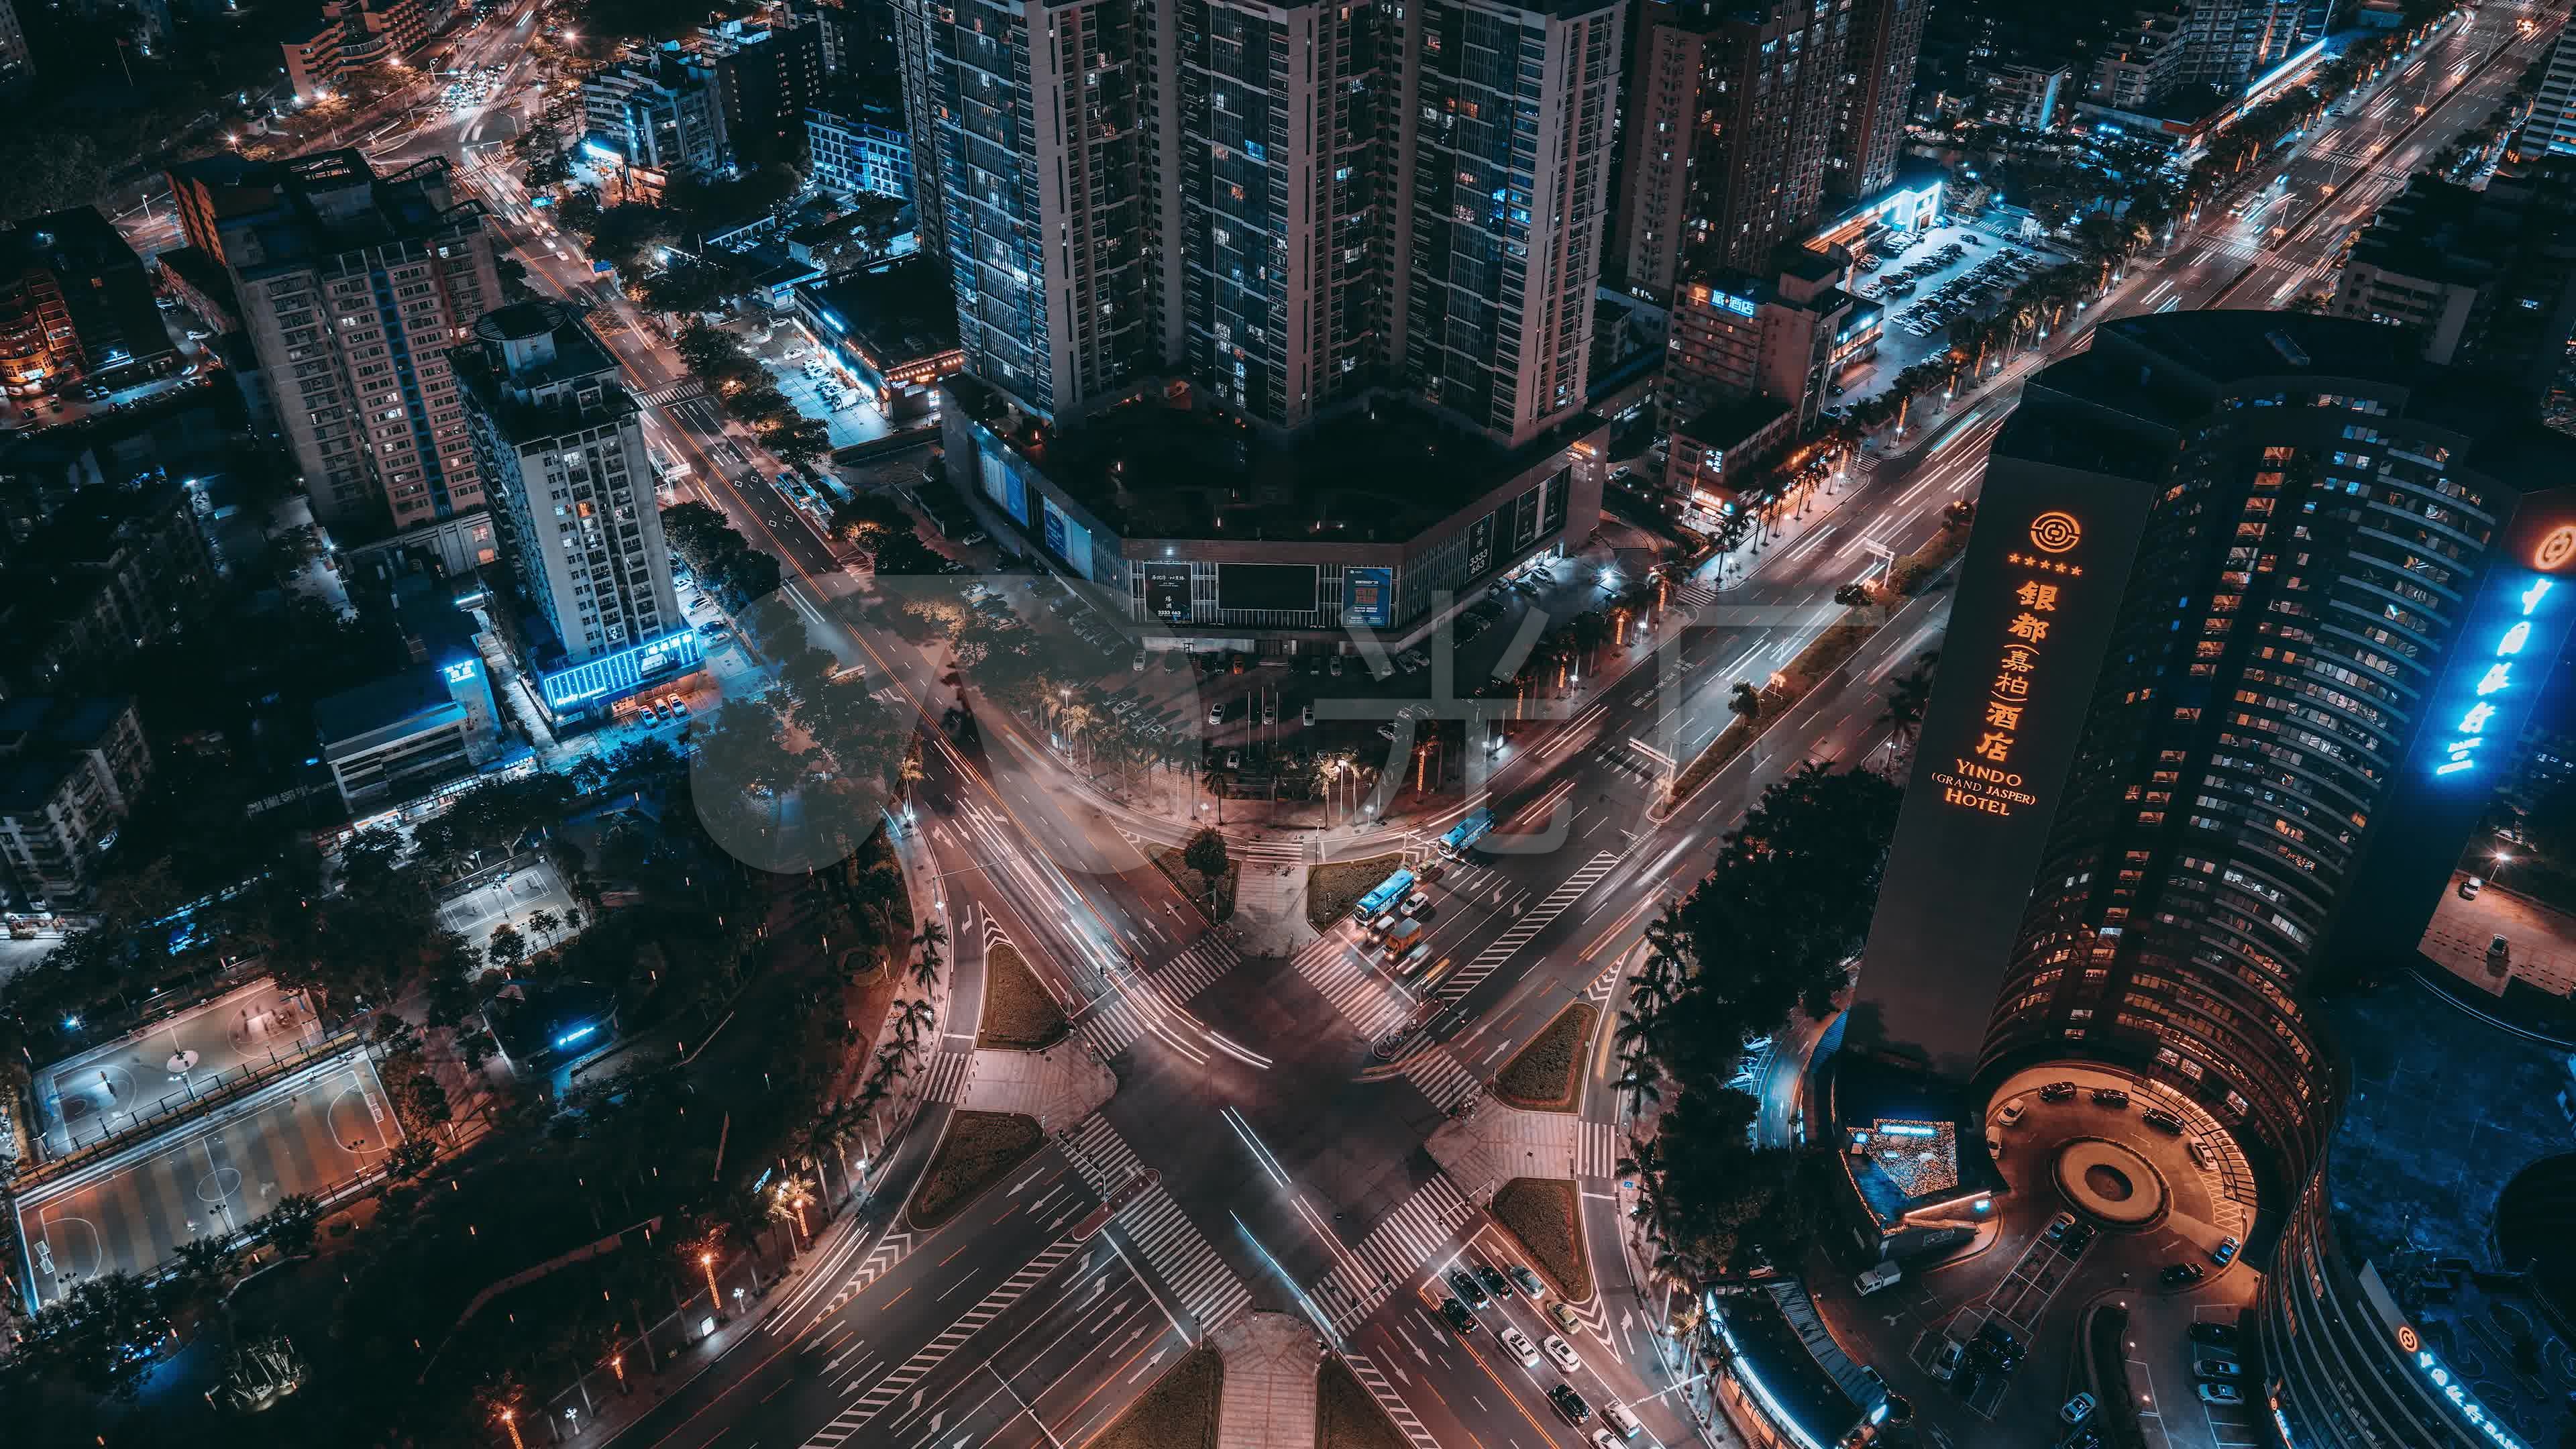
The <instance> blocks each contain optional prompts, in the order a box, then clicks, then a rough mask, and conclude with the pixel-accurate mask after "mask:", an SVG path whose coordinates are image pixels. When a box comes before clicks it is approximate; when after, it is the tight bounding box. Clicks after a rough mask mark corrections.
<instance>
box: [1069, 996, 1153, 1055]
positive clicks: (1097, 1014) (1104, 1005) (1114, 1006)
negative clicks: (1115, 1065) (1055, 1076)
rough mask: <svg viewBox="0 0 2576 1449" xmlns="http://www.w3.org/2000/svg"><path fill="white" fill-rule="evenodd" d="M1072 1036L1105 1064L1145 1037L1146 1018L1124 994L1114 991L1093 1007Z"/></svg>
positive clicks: (1075, 1028) (1076, 1026)
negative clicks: (1087, 1045) (1085, 1045)
mask: <svg viewBox="0 0 2576 1449" xmlns="http://www.w3.org/2000/svg"><path fill="white" fill-rule="evenodd" d="M1074 1033H1075V1034H1076V1035H1078V1036H1080V1037H1081V1038H1082V1039H1083V1041H1084V1042H1086V1043H1088V1044H1089V1045H1090V1047H1091V1049H1092V1050H1093V1051H1095V1052H1098V1053H1099V1054H1100V1059H1101V1060H1102V1061H1104V1062H1105V1061H1107V1060H1109V1059H1110V1058H1111V1057H1114V1056H1116V1055H1118V1054H1119V1053H1120V1052H1123V1051H1125V1050H1127V1048H1129V1047H1131V1046H1134V1045H1135V1044H1136V1038H1138V1037H1140V1036H1143V1035H1144V1034H1145V1017H1144V1014H1143V1013H1141V1012H1139V1011H1138V1010H1137V1009H1136V1003H1135V1002H1133V1001H1131V1000H1129V999H1128V997H1127V993H1126V992H1124V991H1114V992H1111V993H1110V994H1109V995H1107V996H1104V997H1102V998H1100V1000H1098V1001H1096V1002H1094V1003H1093V1004H1092V1007H1091V1014H1090V1015H1088V1016H1085V1017H1084V1018H1083V1019H1082V1020H1081V1021H1080V1022H1079V1023H1077V1024H1076V1025H1075V1027H1074Z"/></svg>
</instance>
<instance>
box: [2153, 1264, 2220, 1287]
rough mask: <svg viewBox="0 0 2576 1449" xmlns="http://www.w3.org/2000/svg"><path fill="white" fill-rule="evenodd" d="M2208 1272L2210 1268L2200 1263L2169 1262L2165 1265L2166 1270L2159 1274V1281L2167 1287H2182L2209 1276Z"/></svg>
mask: <svg viewBox="0 0 2576 1449" xmlns="http://www.w3.org/2000/svg"><path fill="white" fill-rule="evenodd" d="M2208 1272H2209V1270H2208V1269H2206V1268H2203V1267H2201V1266H2200V1265H2199V1264H2198V1263H2168V1264H2166V1265H2165V1270H2164V1272H2163V1273H2161V1274H2159V1275H2157V1276H2158V1281H2159V1282H2162V1283H2163V1284H2164V1285H2165V1286H2166V1287H2168V1288H2181V1287H2187V1286H2189V1285H2191V1284H2193V1283H2197V1282H2199V1281H2200V1280H2201V1279H2202V1278H2204V1277H2207V1276H2208Z"/></svg>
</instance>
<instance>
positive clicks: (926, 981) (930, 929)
mask: <svg viewBox="0 0 2576 1449" xmlns="http://www.w3.org/2000/svg"><path fill="white" fill-rule="evenodd" d="M912 944H913V945H915V946H917V947H919V948H920V949H921V954H920V955H919V956H917V957H915V958H914V959H913V963H912V979H913V983H914V984H915V985H917V986H919V987H920V988H921V989H922V990H924V991H928V990H930V989H931V988H932V987H933V986H936V985H937V984H938V983H939V968H940V967H941V966H942V965H943V964H945V963H944V962H943V961H942V960H941V958H940V955H939V948H940V947H942V946H944V945H946V944H948V928H947V927H946V926H943V925H941V924H940V923H939V922H937V921H925V922H923V923H922V926H921V929H920V930H918V931H915V932H913V934H912Z"/></svg>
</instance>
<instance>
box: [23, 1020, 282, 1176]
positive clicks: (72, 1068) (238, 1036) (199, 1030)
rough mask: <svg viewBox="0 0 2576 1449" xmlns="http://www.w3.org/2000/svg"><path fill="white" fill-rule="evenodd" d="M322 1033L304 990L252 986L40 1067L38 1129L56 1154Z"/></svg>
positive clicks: (128, 1124) (175, 1104)
mask: <svg viewBox="0 0 2576 1449" xmlns="http://www.w3.org/2000/svg"><path fill="white" fill-rule="evenodd" d="M322 1034H323V1033H322V1028H321V1026H320V1024H319V1023H317V1022H316V1021H315V1020H314V1019H313V1013H312V1010H311V1009H310V1008H309V1007H308V1006H307V1005H306V1003H305V1000H304V997H303V994H302V993H301V992H297V991H289V990H287V989H285V988H283V987H280V986H279V985H278V984H277V983H276V982H274V981H268V980H259V981H254V982H250V983H249V984H247V985H244V986H241V987H238V988H236V989H234V990H232V991H230V992H227V993H225V994H224V995H222V996H219V997H216V998H215V999H213V1000H211V1001H208V1002H205V1003H204V1004H202V1005H199V1006H195V1007H192V1008H190V1009H188V1010H186V1011H183V1012H180V1013H179V1014H177V1015H175V1016H172V1017H169V1018H167V1019H165V1020H162V1021H158V1022H155V1023H153V1024H152V1025H151V1026H149V1027H146V1028H144V1029H143V1030H141V1031H138V1032H135V1033H133V1034H131V1035H128V1036H122V1037H119V1038H117V1039H116V1040H114V1041H111V1042H106V1043H103V1044H101V1045H99V1046H95V1047H92V1048H90V1049H89V1050H87V1051H85V1052H82V1053H80V1054H79V1055H77V1056H72V1057H66V1058H64V1059H63V1060H62V1061H59V1062H56V1063H54V1064H53V1065H51V1066H49V1067H46V1068H43V1069H42V1070H40V1071H38V1072H37V1073H36V1077H35V1093H36V1119H37V1126H38V1130H40V1131H41V1132H43V1134H44V1136H45V1143H46V1149H47V1151H48V1152H49V1153H50V1154H52V1155H53V1156H56V1157H60V1156H62V1155H64V1154H66V1153H69V1152H70V1151H71V1150H72V1149H73V1148H74V1147H76V1146H81V1145H85V1144H88V1143H92V1142H96V1141H98V1140H100V1139H101V1138H102V1137H109V1136H114V1135H115V1134H116V1133H118V1132H121V1131H124V1130H126V1129H127V1128H129V1127H132V1126H133V1125H134V1124H135V1123H136V1122H137V1121H138V1120H140V1119H145V1118H149V1117H152V1116H154V1115H156V1114H161V1113H166V1112H168V1111H171V1110H174V1109H176V1108H177V1107H181V1106H184V1105H186V1103H187V1102H188V1101H189V1100H190V1098H191V1096H192V1095H193V1092H194V1091H195V1090H201V1089H205V1088H209V1087H212V1086H214V1085H216V1084H217V1083H219V1082H220V1081H222V1080H224V1079H226V1078H229V1077H232V1076H234V1075H235V1074H237V1073H238V1071H239V1070H240V1069H242V1068H244V1067H249V1066H257V1065H263V1064H265V1063H266V1062H268V1061H269V1060H270V1059H271V1057H272V1056H275V1057H280V1058H283V1057H287V1056H291V1055H292V1054H293V1053H294V1052H295V1050H296V1049H297V1048H299V1047H301V1046H304V1045H306V1044H308V1043H310V1042H313V1041H318V1040H320V1038H321V1036H322Z"/></svg>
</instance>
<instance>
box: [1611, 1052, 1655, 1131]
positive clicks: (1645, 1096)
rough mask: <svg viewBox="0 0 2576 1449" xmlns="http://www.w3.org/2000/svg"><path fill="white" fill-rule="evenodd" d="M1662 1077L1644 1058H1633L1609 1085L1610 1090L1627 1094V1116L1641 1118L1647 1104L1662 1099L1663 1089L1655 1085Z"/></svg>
mask: <svg viewBox="0 0 2576 1449" xmlns="http://www.w3.org/2000/svg"><path fill="white" fill-rule="evenodd" d="M1662 1075H1663V1074H1662V1073H1661V1072H1659V1071H1657V1070H1656V1069H1655V1067H1654V1065H1653V1063H1651V1062H1649V1061H1648V1060H1646V1058H1645V1057H1644V1056H1642V1055H1641V1056H1633V1057H1630V1058H1629V1059H1628V1062H1627V1067H1626V1069H1625V1070H1623V1071H1622V1072H1620V1073H1619V1080H1618V1081H1616V1082H1613V1083H1611V1084H1610V1085H1611V1088H1612V1090H1614V1091H1621V1092H1625V1093H1627V1094H1628V1115H1629V1116H1631V1117H1636V1116H1642V1115H1643V1114H1644V1113H1645V1110H1646V1104H1647V1103H1648V1102H1660V1101H1662V1100H1663V1099H1664V1089H1663V1088H1662V1087H1661V1086H1659V1085H1657V1083H1658V1081H1659V1079H1660V1078H1661V1077H1662Z"/></svg>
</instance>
